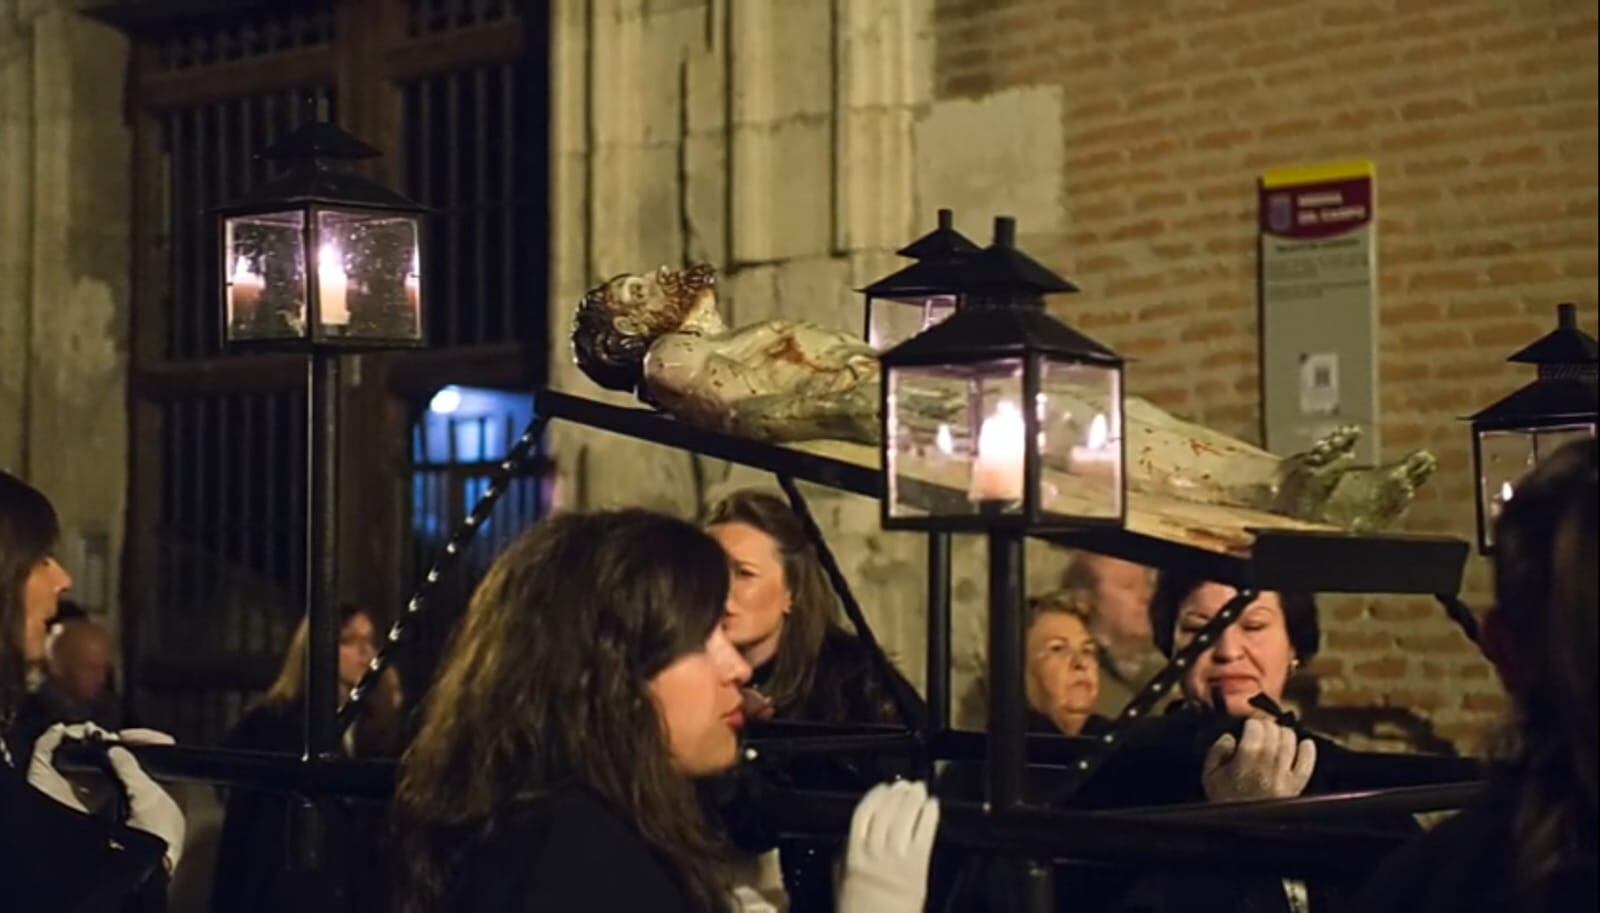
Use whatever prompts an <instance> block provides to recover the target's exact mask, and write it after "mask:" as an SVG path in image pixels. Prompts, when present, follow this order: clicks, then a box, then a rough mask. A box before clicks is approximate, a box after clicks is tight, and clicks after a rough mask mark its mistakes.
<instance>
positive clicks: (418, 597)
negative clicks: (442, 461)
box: [338, 415, 549, 732]
mask: <svg viewBox="0 0 1600 913" xmlns="http://www.w3.org/2000/svg"><path fill="white" fill-rule="evenodd" d="M548 421H549V418H548V417H546V416H543V415H536V416H534V417H533V421H531V422H529V423H528V427H527V429H525V430H524V431H523V432H522V437H520V438H518V439H517V442H516V443H515V444H514V445H512V447H511V449H510V450H509V451H507V452H506V456H505V459H504V460H501V461H500V465H499V466H497V467H496V468H495V474H494V477H493V478H492V479H491V480H490V481H489V487H488V488H487V489H486V490H485V491H484V493H483V497H481V498H479V499H478V503H476V504H474V505H473V506H472V512H471V513H469V514H468V515H467V518H466V519H465V520H463V521H461V524H460V525H459V526H457V527H456V528H455V531H454V532H452V533H451V535H450V538H449V540H448V541H446V542H445V546H444V548H443V549H442V550H441V551H440V552H439V554H438V555H437V556H436V557H435V558H434V560H433V566H432V567H430V568H429V569H428V573H427V574H426V575H425V576H424V577H423V578H422V582H421V583H420V584H418V585H417V589H416V592H414V593H413V594H412V595H411V599H410V600H408V601H407V602H406V610H405V611H404V612H402V613H401V614H400V617H399V618H397V619H395V622H394V625H393V626H392V627H391V628H390V629H389V636H388V637H387V638H385V639H384V642H383V643H382V644H381V645H380V646H379V648H378V654H377V655H376V656H374V657H373V658H372V662H370V663H368V664H367V671H366V672H364V673H362V675H361V681H359V682H357V683H356V686H355V687H354V688H351V689H350V698H349V700H347V701H345V705H344V706H343V707H341V708H340V709H339V717H338V720H339V731H340V732H343V731H345V730H347V729H349V728H350V724H351V723H353V722H355V718H356V714H358V713H359V712H360V711H361V703H362V701H363V700H364V699H365V698H366V696H367V694H368V693H369V692H370V691H371V690H372V687H373V685H375V684H377V681H378V677H379V676H381V675H382V674H383V670H384V669H387V668H388V667H389V663H390V662H391V657H392V656H393V654H394V651H395V649H396V648H397V647H398V646H399V645H400V643H401V641H403V640H404V639H405V636H406V634H407V632H408V631H409V625H410V624H411V623H412V622H413V621H414V620H415V619H417V618H418V617H419V616H420V615H421V614H422V611H423V607H424V606H425V605H426V604H427V601H428V597H429V596H430V595H431V594H432V593H433V591H434V590H435V589H436V588H437V587H438V585H439V581H440V580H442V579H444V575H445V574H447V573H449V572H450V571H451V570H452V569H453V568H454V567H455V565H456V564H457V562H459V561H460V560H461V555H462V553H464V552H465V551H466V550H467V546H468V545H471V544H472V539H473V537H475V536H476V535H477V534H478V529H479V527H481V526H482V525H483V523H484V521H486V520H488V519H489V515H490V514H491V513H492V512H493V511H494V506H495V504H496V502H498V501H499V500H500V497H501V496H502V495H504V494H505V492H506V489H507V488H508V487H509V485H508V483H509V481H510V479H511V476H512V474H513V473H515V472H516V471H517V469H518V468H519V467H521V466H522V465H523V463H524V462H525V461H526V460H527V458H528V453H529V451H531V450H532V449H533V447H534V445H536V444H537V443H538V442H539V439H540V438H541V437H543V436H544V426H545V424H546V423H547V422H548Z"/></svg>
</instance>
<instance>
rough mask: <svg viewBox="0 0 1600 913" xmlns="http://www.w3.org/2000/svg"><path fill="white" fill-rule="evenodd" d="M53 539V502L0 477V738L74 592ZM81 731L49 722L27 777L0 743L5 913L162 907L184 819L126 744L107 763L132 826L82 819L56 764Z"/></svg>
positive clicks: (56, 529) (0, 872) (56, 532)
mask: <svg viewBox="0 0 1600 913" xmlns="http://www.w3.org/2000/svg"><path fill="white" fill-rule="evenodd" d="M60 532H61V526H60V522H59V521H58V520H57V518H56V512H55V509H54V508H53V507H51V506H50V501H49V499H47V498H46V497H45V496H44V495H43V494H42V493H40V492H39V491H38V490H37V489H35V488H33V487H32V486H30V485H28V484H27V483H26V482H23V481H22V480H21V479H18V478H16V477H15V476H12V475H10V474H8V473H5V472H0V731H3V730H4V729H7V728H9V726H10V722H11V719H12V716H13V715H14V713H15V711H16V708H17V705H18V702H19V701H20V699H21V697H22V694H23V687H24V682H25V681H26V674H27V665H28V663H31V662H36V661H38V660H39V659H40V658H42V657H43V655H44V641H45V623H46V621H48V620H49V618H50V617H51V616H52V615H54V614H55V611H56V606H57V602H58V600H59V599H60V597H61V594H62V593H63V592H65V591H66V590H67V589H68V588H69V587H71V585H72V578H71V576H69V575H68V574H67V572H66V570H65V569H63V568H62V567H61V565H60V564H59V563H58V562H57V561H56V559H55V557H54V551H55V547H56V540H57V539H58V537H59V536H60ZM88 734H89V730H88V729H86V728H85V727H83V726H81V725H80V726H76V727H66V726H62V725H59V724H58V725H56V726H52V727H50V729H49V730H47V731H46V732H45V734H44V735H43V736H41V737H40V738H39V739H38V741H37V742H36V743H35V746H34V751H33V757H32V760H31V761H30V762H29V766H28V772H27V777H26V779H24V778H23V776H22V775H21V774H20V773H19V772H18V771H16V770H15V769H14V768H13V767H12V757H11V752H10V751H9V750H8V749H7V747H6V745H5V743H4V741H3V740H0V898H3V900H4V908H5V909H6V910H7V911H8V913H9V911H14V913H33V911H44V910H51V911H55V910H72V911H83V913H88V911H114V910H139V911H153V910H163V909H165V908H166V884H167V875H168V874H170V872H171V870H172V869H173V868H174V867H176V866H177V864H178V858H179V855H180V853H181V852H182V842H183V831H184V822H183V815H182V813H180V812H179V811H178V807H177V805H176V803H174V802H173V801H172V797H170V796H168V795H167V794H166V792H164V791H163V790H162V789H161V788H160V787H159V786H157V785H156V784H155V783H154V782H153V781H152V780H151V779H150V778H149V776H147V775H146V774H145V772H144V771H143V770H142V769H141V768H140V767H139V763H138V762H137V761H136V760H134V758H133V755H131V754H129V753H128V752H127V751H126V750H125V749H123V748H121V747H112V748H111V749H110V750H109V752H108V757H109V760H110V763H111V767H112V769H113V771H114V773H115V774H116V777H117V779H118V780H119V781H120V783H121V787H122V789H123V791H124V793H125V794H126V796H127V798H128V800H129V806H130V811H131V813H130V815H129V817H128V821H127V823H126V825H125V826H124V825H123V824H120V823H118V824H112V823H108V822H106V821H104V820H102V819H100V818H96V817H92V816H91V815H89V814H88V812H87V810H86V809H85V808H84V805H83V802H82V800H81V799H80V798H79V797H78V794H77V792H76V790H75V789H74V788H73V786H72V784H70V783H69V782H68V781H67V780H66V779H65V778H64V777H63V776H62V775H61V774H60V773H58V772H57V771H56V769H55V767H54V765H53V759H54V752H55V749H56V747H57V746H58V745H59V744H60V743H61V742H62V740H63V739H64V738H67V737H83V736H86V735H88ZM94 734H95V735H96V736H97V737H99V738H104V739H107V740H111V741H116V740H118V738H119V737H118V736H116V735H113V734H110V733H104V732H100V731H98V730H96V731H95V733H94ZM129 735H130V739H131V738H132V733H130V734H129Z"/></svg>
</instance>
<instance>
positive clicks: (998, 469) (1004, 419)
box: [972, 399, 1027, 501]
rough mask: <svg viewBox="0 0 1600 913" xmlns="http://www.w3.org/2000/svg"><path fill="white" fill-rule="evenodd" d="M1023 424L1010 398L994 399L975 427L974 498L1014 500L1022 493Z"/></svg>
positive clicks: (1025, 433) (1024, 434) (1019, 410)
mask: <svg viewBox="0 0 1600 913" xmlns="http://www.w3.org/2000/svg"><path fill="white" fill-rule="evenodd" d="M1026 436H1027V424H1026V423H1025V422H1024V421H1023V420H1022V410H1021V409H1020V408H1018V406H1017V404H1016V403H1014V402H1011V401H1010V400H1004V399H1002V400H1000V401H998V402H996V403H995V409H994V412H993V414H991V415H990V416H989V417H988V418H986V419H984V420H983V425H982V426H981V427H980V428H979V429H978V455H977V459H976V460H975V461H974V462H973V465H972V497H973V498H974V499H975V500H999V501H1015V500H1018V499H1020V498H1021V497H1022V469H1023V459H1024V455H1023V451H1024V450H1026V449H1027V447H1026V440H1025V439H1026Z"/></svg>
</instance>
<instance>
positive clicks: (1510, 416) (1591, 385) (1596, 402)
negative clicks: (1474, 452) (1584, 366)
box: [1471, 377, 1600, 429]
mask: <svg viewBox="0 0 1600 913" xmlns="http://www.w3.org/2000/svg"><path fill="white" fill-rule="evenodd" d="M1597 407H1600V387H1597V386H1596V385H1595V382H1594V379H1593V378H1581V377H1561V378H1541V379H1539V380H1536V381H1534V382H1533V383H1531V384H1528V385H1527V386H1525V387H1522V388H1521V389H1518V390H1516V391H1514V392H1512V393H1510V394H1509V395H1507V396H1505V397H1502V398H1501V399H1499V400H1497V401H1496V402H1494V403H1493V404H1492V405H1489V406H1486V407H1485V408H1483V409H1480V410H1479V411H1478V412H1476V413H1474V414H1473V415H1472V416H1471V419H1472V422H1473V423H1474V424H1475V425H1477V426H1479V427H1483V428H1491V429H1492V428H1514V427H1524V426H1541V425H1552V424H1562V423H1564V422H1567V421H1578V420H1587V421H1590V422H1593V421H1595V419H1596V415H1597V413H1600V408H1597Z"/></svg>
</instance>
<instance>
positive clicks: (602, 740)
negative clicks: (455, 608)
mask: <svg viewBox="0 0 1600 913" xmlns="http://www.w3.org/2000/svg"><path fill="white" fill-rule="evenodd" d="M727 593H728V562H727V558H726V556H725V555H724V554H723V552H722V549H721V548H720V547H719V546H718V545H717V543H716V542H714V541H713V540H712V539H710V538H709V537H708V536H706V535H705V534H703V533H701V532H700V531H699V530H697V529H695V528H694V527H692V526H690V525H688V524H685V523H683V522H681V521H678V520H673V519H671V518H668V517H663V516H659V515H656V514H652V513H648V512H645V511H639V510H628V511H619V512H613V513H600V514H590V515H582V514H569V515H563V516H557V517H554V518H552V519H549V520H546V521H544V522H543V523H542V524H541V525H539V526H538V527H536V528H535V529H533V530H531V531H530V532H528V533H526V534H524V535H523V536H522V537H521V538H519V539H518V540H517V541H516V542H514V543H513V544H512V545H511V546H510V548H508V549H507V550H506V551H505V552H504V553H503V554H501V555H500V557H499V558H498V559H497V560H496V561H495V563H494V565H493V566H492V567H491V568H490V569H489V572H488V574H487V575H486V576H485V578H484V580H483V582H482V583H481V584H480V585H479V587H478V589H477V591H476V592H475V593H474V594H473V597H472V600H471V603H470V604H469V606H468V608H467V613H466V617H465V618H464V619H463V620H462V622H461V627H460V629H459V630H458V631H457V633H456V635H455V639H454V641H453V643H452V645H451V647H450V650H449V653H448V656H447V658H446V659H445V662H444V664H443V667H442V670H441V672H440V675H439V678H438V679H437V681H436V683H435V684H434V686H433V689H432V692H431V693H430V695H429V697H428V699H427V702H426V704H425V706H424V710H423V718H422V724H421V727H420V729H419V731H418V733H417V736H416V739H415V741H414V742H413V743H412V745H411V747H410V748H409V749H408V750H407V752H406V753H405V756H404V758H403V760H402V761H401V769H400V781H399V786H398V791H397V793H396V797H395V809H394V811H395V819H396V828H397V837H398V840H399V851H400V856H401V858H400V859H399V861H398V864H399V873H400V885H399V895H398V898H397V900H398V903H399V909H400V910H402V911H404V913H425V911H426V913H435V911H453V910H473V911H479V910H496V911H498V910H518V911H521V910H589V911H602V913H603V911H612V910H616V911H622V910H652V911H657V910H659V911H678V910H682V911H714V910H715V911H720V910H724V909H727V907H728V904H729V902H730V901H729V898H730V896H731V886H730V884H729V881H728V877H727V875H726V874H725V872H724V870H723V862H724V860H725V859H726V858H727V856H726V853H725V850H724V847H723V845H722V844H721V842H720V840H719V839H718V837H717V836H716V834H715V833H714V831H713V830H712V828H711V827H710V826H709V825H708V824H707V822H706V820H705V818H704V816H703V814H702V811H701V807H700V805H699V802H698V799H697V797H696V793H695V790H694V787H693V785H692V781H693V780H694V779H696V778H699V777H704V776H708V775H711V774H715V773H719V772H721V771H724V770H727V769H728V768H731V767H732V766H733V764H734V762H735V760H736V757H737V750H738V740H737V732H738V729H739V727H740V726H741V725H742V722H743V717H742V712H741V709H740V694H739V688H740V686H741V685H742V684H744V682H745V681H746V680H748V678H749V675H750V668H749V666H748V665H746V664H745V662H744V660H743V658H742V657H740V655H739V653H738V651H737V650H735V649H734V648H733V646H732V645H731V644H729V643H728V641H727V638H726V637H725V636H724V635H723V633H722V627H721V624H720V622H721V619H722V612H723V605H724V603H725V602H726V600H727Z"/></svg>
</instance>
